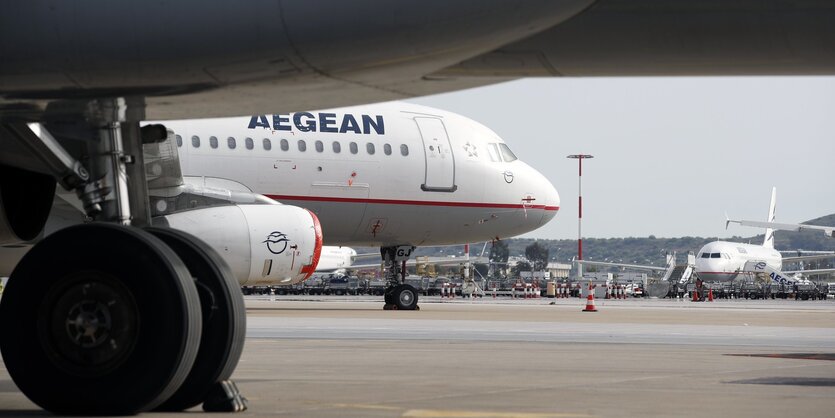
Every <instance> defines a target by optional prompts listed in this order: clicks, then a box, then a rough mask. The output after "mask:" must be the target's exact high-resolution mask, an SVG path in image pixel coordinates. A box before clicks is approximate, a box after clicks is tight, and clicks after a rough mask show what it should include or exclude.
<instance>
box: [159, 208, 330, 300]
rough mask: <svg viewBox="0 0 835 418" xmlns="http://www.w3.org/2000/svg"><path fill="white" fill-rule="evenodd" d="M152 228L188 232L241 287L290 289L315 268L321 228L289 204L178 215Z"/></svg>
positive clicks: (309, 214) (308, 214) (162, 219)
mask: <svg viewBox="0 0 835 418" xmlns="http://www.w3.org/2000/svg"><path fill="white" fill-rule="evenodd" d="M154 224H155V225H158V224H163V225H166V224H167V225H168V226H170V227H171V228H174V229H179V230H181V231H185V232H188V233H190V234H192V235H194V236H196V237H198V238H200V239H201V240H203V241H204V242H205V243H206V244H208V245H209V246H211V247H212V248H214V249H215V250H216V251H217V252H218V253H219V254H220V255H221V256H222V257H223V259H224V260H225V261H226V263H227V264H229V267H231V268H232V272H233V273H234V274H235V276H236V277H237V278H238V281H239V282H240V284H241V285H242V286H267V285H291V284H295V283H299V282H301V281H304V280H305V279H307V278H308V277H310V275H311V274H313V271H314V270H315V269H316V264H317V263H318V262H319V255H320V253H321V250H322V228H321V226H320V225H319V219H317V218H316V215H314V214H313V212H310V211H308V210H307V209H302V208H300V207H297V206H290V205H281V204H275V205H229V206H215V207H208V208H201V209H194V210H188V211H184V212H177V213H173V214H169V215H165V216H162V217H158V218H155V219H154Z"/></svg>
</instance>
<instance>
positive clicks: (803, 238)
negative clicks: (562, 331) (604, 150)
mask: <svg viewBox="0 0 835 418" xmlns="http://www.w3.org/2000/svg"><path fill="white" fill-rule="evenodd" d="M804 223H808V224H813V225H823V226H835V214H831V215H827V216H824V217H821V218H817V219H812V220H810V221H807V222H804ZM735 228H736V229H737V230H742V229H749V230H751V231H756V228H748V227H739V226H737V227H735ZM718 239H719V238H717V237H706V238H702V237H682V238H656V237H655V236H652V235H650V236H649V237H646V238H637V237H629V238H584V239H583V257H584V258H585V259H587V260H594V261H612V262H620V263H635V264H655V265H659V266H662V265H664V252H665V251H668V252H672V251H675V252H677V253H678V254H679V261H684V257H685V256H686V254H687V252H688V251H693V252H694V253H695V252H697V251H698V250H699V248H701V247H702V246H703V245H704V244H706V243H708V242H710V241H716V240H718ZM722 239H723V240H725V241H735V242H745V243H751V244H761V243H762V242H763V234H759V235H754V236H749V237H740V236H734V237H732V238H722ZM534 241H538V242H539V243H540V244H542V245H545V246H546V247H547V248H548V250H549V254H550V257H549V258H550V259H551V260H552V261H559V262H562V263H565V262H568V261H569V260H570V259H571V257H573V256H575V255H576V254H577V240H576V239H559V240H557V239H538V240H535V239H532V238H511V239H507V240H505V242H506V243H507V244H508V247H509V250H510V255H511V256H524V254H525V247H527V246H528V245H530V244H531V243H533V242H534ZM775 241H776V244H775V245H776V247H777V249H778V250H798V249H802V250H808V251H835V239H834V238H828V237H826V236H825V235H824V234H823V232H821V231H800V232H793V231H777V232H776V233H775ZM470 247H471V248H470V254H471V255H473V256H477V255H479V254H480V253H481V251H482V249H483V248H484V243H478V244H472V245H471V246H470ZM358 251H359V252H360V253H368V252H377V253H379V249H377V248H363V249H358ZM489 252H490V244H489V243H488V244H487V248H486V251H485V255H486V254H488V253H489ZM416 253H417V255H419V256H423V255H428V256H451V255H455V256H463V254H464V251H463V246H449V247H421V248H418V249H417V251H416Z"/></svg>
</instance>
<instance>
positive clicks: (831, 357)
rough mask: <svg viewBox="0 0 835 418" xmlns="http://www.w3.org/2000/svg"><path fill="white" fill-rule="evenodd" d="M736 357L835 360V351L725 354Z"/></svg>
mask: <svg viewBox="0 0 835 418" xmlns="http://www.w3.org/2000/svg"><path fill="white" fill-rule="evenodd" d="M725 355H726V356H735V357H764V358H788V359H797V360H829V361H835V353H775V354H725Z"/></svg>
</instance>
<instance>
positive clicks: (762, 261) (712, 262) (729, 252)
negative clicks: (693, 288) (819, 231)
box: [576, 188, 835, 284]
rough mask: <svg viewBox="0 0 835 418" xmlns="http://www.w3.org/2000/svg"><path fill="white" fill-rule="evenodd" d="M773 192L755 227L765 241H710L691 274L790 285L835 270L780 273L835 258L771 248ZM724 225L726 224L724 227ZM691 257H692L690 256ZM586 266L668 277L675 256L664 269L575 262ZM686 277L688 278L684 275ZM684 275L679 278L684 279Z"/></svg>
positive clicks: (716, 279) (710, 279)
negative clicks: (762, 277)
mask: <svg viewBox="0 0 835 418" xmlns="http://www.w3.org/2000/svg"><path fill="white" fill-rule="evenodd" d="M776 201H777V189H776V188H773V189H772V191H771V204H770V206H769V211H768V221H767V222H758V223H757V226H764V227H766V228H767V229H766V232H765V238H764V240H763V244H762V245H754V244H744V243H737V242H729V241H712V242H709V243H707V244H705V245H704V246H702V248H701V249H700V250H699V252H698V253H697V255H696V259H695V267H694V268H693V271H694V272H695V273H696V275H698V277H699V278H701V279H702V280H704V281H707V282H728V281H733V280H736V279H738V278H740V277H745V276H749V277H753V276H754V275H756V274H761V273H764V274H766V275H768V276H770V277H771V279H772V280H773V282H775V283H777V284H781V283H783V284H785V283H791V282H792V278H791V277H790V276H789V275H795V274H798V273H801V274H806V275H809V274H823V273H828V272H832V271H835V269H815V270H804V269H801V270H792V271H786V272H783V271H782V268H783V263H789V262H801V261H811V260H820V259H825V258H832V257H835V255H833V254H832V253H826V254H816V255H806V256H796V257H783V256H782V254H780V252H779V251H777V250H775V249H774V230H775V229H780V228H774V227H773V225H780V224H775V223H774V222H773V221H774V217H775V213H776ZM726 225H727V224H726ZM690 257H692V255H691V256H690ZM576 262H577V263H583V264H587V265H598V266H612V267H622V268H626V269H637V270H650V271H664V272H666V273H665V278H669V277H668V276H669V274H670V272H671V271H672V268H673V267H675V256H674V255H673V257H672V260H671V258H670V256H669V255H668V256H667V266H665V267H659V266H648V265H635V264H622V263H606V262H599V261H587V260H583V261H576ZM686 273H687V271H686V270H685V275H686V277H688V278H689V277H690V276H689V274H686ZM685 275H683V276H682V277H683V278H684V277H685Z"/></svg>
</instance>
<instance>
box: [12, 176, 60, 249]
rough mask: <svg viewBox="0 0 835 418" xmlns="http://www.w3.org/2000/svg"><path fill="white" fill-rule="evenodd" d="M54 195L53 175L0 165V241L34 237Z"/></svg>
mask: <svg viewBox="0 0 835 418" xmlns="http://www.w3.org/2000/svg"><path fill="white" fill-rule="evenodd" d="M54 197H55V179H53V178H52V177H51V176H47V175H45V174H40V173H35V172H31V171H26V170H22V169H19V168H15V167H9V166H0V245H8V244H16V243H20V242H25V241H31V240H33V239H35V238H37V237H38V236H39V235H40V234H41V232H42V231H43V227H44V225H45V224H46V220H47V218H49V212H50V210H51V209H52V199H53V198H54Z"/></svg>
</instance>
